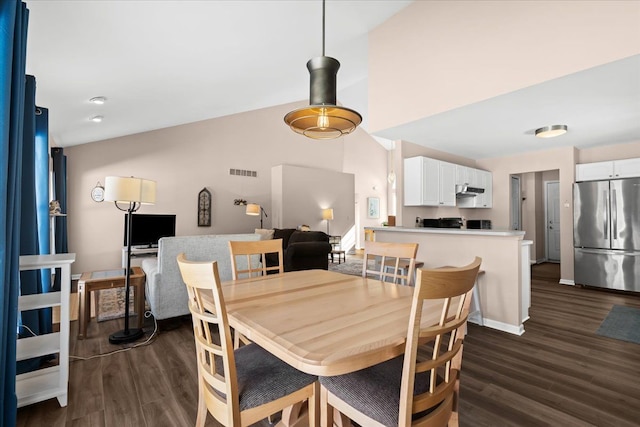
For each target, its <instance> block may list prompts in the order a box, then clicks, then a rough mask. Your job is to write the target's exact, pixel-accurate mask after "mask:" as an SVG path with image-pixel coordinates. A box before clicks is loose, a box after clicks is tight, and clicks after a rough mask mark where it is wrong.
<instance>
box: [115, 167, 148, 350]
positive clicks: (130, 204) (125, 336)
mask: <svg viewBox="0 0 640 427" xmlns="http://www.w3.org/2000/svg"><path fill="white" fill-rule="evenodd" d="M104 199H105V200H106V201H109V202H114V203H115V205H116V208H118V209H119V210H121V211H124V212H127V269H126V271H125V277H126V280H125V286H124V289H125V290H124V294H125V297H124V303H125V304H124V329H123V330H121V331H118V332H115V333H113V334H111V335H110V336H109V342H110V343H111V344H123V343H127V342H131V341H135V340H137V339H139V338H140V337H142V335H144V332H143V331H142V329H140V328H129V288H130V285H131V228H132V222H131V218H132V216H133V213H134V212H135V211H137V210H138V209H140V206H141V205H146V204H149V205H152V204H154V203H155V201H156V182H155V181H151V180H148V179H143V178H135V177H121V176H108V177H107V179H106V180H105V186H104ZM143 315H144V313H138V316H143Z"/></svg>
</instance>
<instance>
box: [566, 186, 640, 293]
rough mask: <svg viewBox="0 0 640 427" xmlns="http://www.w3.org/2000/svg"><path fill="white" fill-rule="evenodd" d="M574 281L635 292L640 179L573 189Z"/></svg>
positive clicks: (639, 288)
mask: <svg viewBox="0 0 640 427" xmlns="http://www.w3.org/2000/svg"><path fill="white" fill-rule="evenodd" d="M573 242H574V257H575V267H574V268H575V274H574V281H575V283H576V284H581V285H588V286H598V287H603V288H610V289H619V290H624V291H634V292H640V178H632V179H616V180H610V181H586V182H578V183H576V184H574V188H573Z"/></svg>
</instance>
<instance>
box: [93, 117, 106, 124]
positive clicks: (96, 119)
mask: <svg viewBox="0 0 640 427" xmlns="http://www.w3.org/2000/svg"><path fill="white" fill-rule="evenodd" d="M102 119H104V117H102V116H93V117H91V121H92V122H94V123H100V122H101V121H102Z"/></svg>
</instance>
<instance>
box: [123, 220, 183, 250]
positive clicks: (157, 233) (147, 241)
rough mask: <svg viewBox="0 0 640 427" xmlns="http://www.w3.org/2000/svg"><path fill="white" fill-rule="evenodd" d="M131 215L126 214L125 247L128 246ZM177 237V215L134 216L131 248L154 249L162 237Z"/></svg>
mask: <svg viewBox="0 0 640 427" xmlns="http://www.w3.org/2000/svg"><path fill="white" fill-rule="evenodd" d="M128 216H129V214H124V245H125V246H127V224H128V222H127V221H128ZM175 235H176V216H175V215H156V214H133V217H132V218H131V246H135V247H147V248H153V247H156V246H158V240H160V238H161V237H171V236H175Z"/></svg>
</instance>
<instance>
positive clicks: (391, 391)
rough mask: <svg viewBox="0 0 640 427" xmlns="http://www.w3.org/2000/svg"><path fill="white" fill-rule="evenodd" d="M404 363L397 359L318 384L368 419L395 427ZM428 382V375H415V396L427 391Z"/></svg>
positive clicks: (326, 378) (321, 381) (324, 378)
mask: <svg viewBox="0 0 640 427" xmlns="http://www.w3.org/2000/svg"><path fill="white" fill-rule="evenodd" d="M403 360H404V357H403V356H398V357H396V358H395V359H391V360H388V361H386V362H384V363H380V364H379V365H374V366H371V367H369V368H366V369H362V370H360V371H356V372H352V373H350V374H345V375H337V376H334V377H320V383H321V384H322V385H323V386H325V387H326V388H327V390H329V391H330V392H331V393H333V394H335V395H336V396H337V397H338V398H340V399H342V400H344V401H345V402H347V403H348V404H349V405H351V406H352V407H353V408H355V409H357V410H358V411H360V412H362V413H363V414H365V415H367V416H368V417H370V418H373V419H374V420H376V421H378V422H379V423H381V424H383V425H385V426H388V427H397V426H398V412H399V410H400V385H401V382H402V363H403ZM429 381H430V380H429V375H428V373H420V374H418V375H416V381H415V389H414V394H419V393H424V392H425V391H427V390H428V389H429ZM426 414H427V412H425V413H424V414H420V415H421V416H423V415H426Z"/></svg>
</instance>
